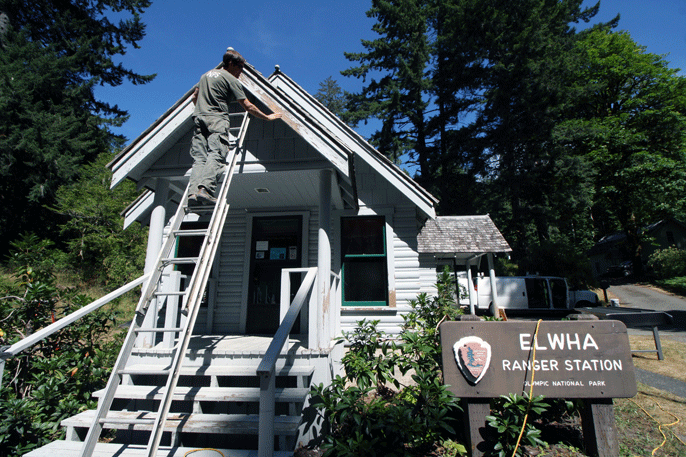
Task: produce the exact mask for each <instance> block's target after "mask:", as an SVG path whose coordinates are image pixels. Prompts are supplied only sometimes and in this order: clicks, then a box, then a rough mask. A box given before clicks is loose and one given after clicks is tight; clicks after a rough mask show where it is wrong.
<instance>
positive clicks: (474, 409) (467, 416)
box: [462, 398, 491, 457]
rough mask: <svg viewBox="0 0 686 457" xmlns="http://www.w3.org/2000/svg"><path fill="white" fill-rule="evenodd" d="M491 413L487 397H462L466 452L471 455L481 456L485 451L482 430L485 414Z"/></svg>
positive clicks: (484, 425) (484, 427) (473, 456)
mask: <svg viewBox="0 0 686 457" xmlns="http://www.w3.org/2000/svg"><path fill="white" fill-rule="evenodd" d="M490 413H491V404H490V400H489V399H488V398H469V399H462V418H463V424H464V427H465V436H466V437H467V452H468V453H469V455H470V456H471V457H481V456H483V455H484V453H485V452H486V450H485V448H484V446H485V444H486V441H485V439H484V434H483V432H484V430H485V429H486V416H488V415H489V414H490Z"/></svg>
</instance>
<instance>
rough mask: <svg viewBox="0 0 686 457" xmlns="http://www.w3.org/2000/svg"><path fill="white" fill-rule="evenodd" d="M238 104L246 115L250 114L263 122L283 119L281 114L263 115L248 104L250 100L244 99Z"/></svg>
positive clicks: (256, 108) (255, 107)
mask: <svg viewBox="0 0 686 457" xmlns="http://www.w3.org/2000/svg"><path fill="white" fill-rule="evenodd" d="M238 103H239V104H240V105H241V106H242V107H243V109H244V110H246V111H247V112H248V113H250V114H252V115H253V116H255V117H259V118H260V119H264V120H265V121H274V120H276V119H281V118H282V117H283V114H281V113H272V114H264V113H263V112H262V111H260V109H259V108H258V107H257V106H255V105H253V104H252V103H250V100H248V99H245V98H244V99H242V100H238Z"/></svg>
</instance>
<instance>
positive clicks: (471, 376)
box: [453, 336, 491, 385]
mask: <svg viewBox="0 0 686 457" xmlns="http://www.w3.org/2000/svg"><path fill="white" fill-rule="evenodd" d="M453 351H454V352H455V361H457V366H458V367H460V371H461V372H462V375H463V376H464V377H465V379H466V380H467V381H469V382H470V383H471V384H473V385H476V383H478V382H479V381H481V378H483V377H484V375H485V374H486V370H488V365H489V364H490V363H491V345H490V344H488V343H487V342H485V341H484V340H482V339H481V338H479V337H478V336H466V337H464V338H462V339H460V340H459V341H458V342H457V343H455V344H454V345H453Z"/></svg>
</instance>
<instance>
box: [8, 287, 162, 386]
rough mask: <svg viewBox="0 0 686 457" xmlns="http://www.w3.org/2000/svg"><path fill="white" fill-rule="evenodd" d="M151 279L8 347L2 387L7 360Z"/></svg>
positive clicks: (105, 298) (81, 310)
mask: <svg viewBox="0 0 686 457" xmlns="http://www.w3.org/2000/svg"><path fill="white" fill-rule="evenodd" d="M149 277H150V275H149V274H147V275H143V276H141V277H140V278H138V279H134V280H133V281H131V282H130V283H128V284H125V285H123V286H121V287H120V288H119V289H117V290H115V291H113V292H110V293H109V294H107V295H105V296H104V297H101V298H99V299H97V300H95V301H94V302H93V303H91V304H90V305H86V306H84V307H82V308H80V309H77V310H76V311H74V312H73V313H71V314H69V315H68V316H65V317H63V318H62V319H60V320H58V321H56V322H53V323H52V324H50V325H48V326H47V327H45V328H42V329H40V330H38V331H37V332H35V333H32V334H31V335H29V336H27V337H26V338H24V339H22V340H21V341H18V342H16V343H14V344H13V345H11V346H7V347H5V348H4V350H2V352H0V385H2V377H3V374H4V371H5V360H7V359H9V358H10V357H14V356H15V355H17V354H19V353H20V352H21V351H23V350H25V349H27V348H29V347H31V346H33V345H34V344H36V343H39V342H41V341H42V340H44V339H45V338H47V337H49V336H50V335H52V334H53V333H55V332H59V331H60V330H62V329H63V328H65V327H67V326H68V325H71V324H72V323H74V322H75V321H77V320H78V319H80V318H82V317H84V316H86V315H87V314H90V313H92V312H93V311H95V310H97V309H99V308H101V307H102V306H104V305H106V304H107V303H109V302H111V301H112V300H114V299H115V298H118V297H120V296H121V295H124V294H125V293H126V292H128V291H130V290H132V289H135V288H136V287H138V286H139V285H141V284H143V283H144V282H145V281H147V280H148V278H149Z"/></svg>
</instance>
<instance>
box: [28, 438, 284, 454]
mask: <svg viewBox="0 0 686 457" xmlns="http://www.w3.org/2000/svg"><path fill="white" fill-rule="evenodd" d="M81 446H83V443H82V442H80V441H53V442H52V443H50V444H48V445H46V446H43V447H41V448H39V449H35V450H33V451H31V452H29V453H28V454H25V457H55V456H59V457H80V453H81ZM145 448H146V447H145V446H144V445H136V444H115V443H98V444H96V445H95V450H94V451H93V456H94V457H115V456H116V457H145V456H147V452H146V449H145ZM194 450H198V448H192V447H171V448H170V447H165V446H160V449H159V450H158V452H157V457H184V456H186V454H188V455H189V457H192V456H193V455H197V456H200V455H202V456H204V457H205V456H207V457H209V456H211V457H221V455H224V457H257V451H251V450H236V449H213V450H211V451H210V450H208V451H205V452H203V453H200V452H197V453H193V452H192V451H194ZM213 451H219V452H221V454H218V453H217V452H213ZM273 455H274V457H287V456H292V455H293V452H282V451H277V452H274V454H273Z"/></svg>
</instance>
